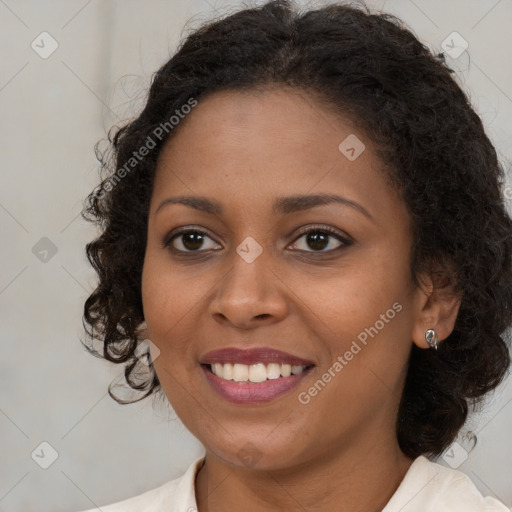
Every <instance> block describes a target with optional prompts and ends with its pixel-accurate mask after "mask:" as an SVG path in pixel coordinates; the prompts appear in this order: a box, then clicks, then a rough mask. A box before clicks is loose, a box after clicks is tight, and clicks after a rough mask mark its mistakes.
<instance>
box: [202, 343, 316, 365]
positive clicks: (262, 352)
mask: <svg viewBox="0 0 512 512" xmlns="http://www.w3.org/2000/svg"><path fill="white" fill-rule="evenodd" d="M199 362H200V364H213V363H239V364H247V365H250V364H256V363H264V364H268V363H281V364H291V365H296V366H299V365H300V366H310V365H313V364H314V363H313V361H308V360H307V359H302V358H301V357H297V356H294V355H292V354H288V353H286V352H282V351H281V350H276V349H273V348H265V347H256V348H248V349H240V348H234V347H226V348H221V349H218V350H212V351H211V352H208V353H206V354H204V355H203V356H202V357H201V358H200V360H199Z"/></svg>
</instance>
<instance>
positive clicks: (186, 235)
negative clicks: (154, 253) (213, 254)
mask: <svg viewBox="0 0 512 512" xmlns="http://www.w3.org/2000/svg"><path fill="white" fill-rule="evenodd" d="M169 245H172V247H173V249H175V250H176V251H181V252H200V249H201V250H209V249H216V248H218V247H220V246H219V244H217V243H216V242H214V241H213V240H212V239H211V238H210V237H209V236H208V235H207V234H206V233H205V232H204V231H200V230H197V229H188V230H183V231H180V232H179V233H176V234H174V235H173V236H172V237H171V238H169V239H168V240H166V241H165V242H164V247H167V246H169Z"/></svg>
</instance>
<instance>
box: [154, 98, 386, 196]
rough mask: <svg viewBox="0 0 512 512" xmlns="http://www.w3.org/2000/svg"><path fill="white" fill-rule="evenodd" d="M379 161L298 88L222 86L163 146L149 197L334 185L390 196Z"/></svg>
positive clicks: (352, 192)
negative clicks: (236, 88) (225, 88)
mask: <svg viewBox="0 0 512 512" xmlns="http://www.w3.org/2000/svg"><path fill="white" fill-rule="evenodd" d="M345 141H348V142H345ZM340 145H341V146H340ZM347 145H348V146H350V147H349V148H348V149H354V151H353V152H352V153H346V150H347ZM354 152H355V153H356V154H355V156H356V158H352V157H353V156H354ZM349 157H350V158H349ZM382 167H383V166H382V163H381V161H380V159H379V158H378V157H377V156H376V153H375V151H374V149H373V145H372V143H371V142H370V141H369V140H368V139H367V138H366V136H365V134H364V133H363V132H361V131H360V130H357V129H356V128H355V127H354V123H353V122H351V121H350V120H349V119H348V118H347V119H345V118H344V117H342V116H341V115H339V114H336V113H334V108H332V109H329V107H328V106H327V105H326V104H325V103H322V102H320V101H318V100H317V98H315V96H314V95H311V94H308V93H306V91H302V90H296V89H291V88H272V89H267V90H254V91H252V90H251V91H243V92H238V91H222V92H217V93H213V94H211V95H209V96H208V97H206V98H205V99H202V100H200V101H199V103H198V105H197V106H196V107H195V108H194V109H193V111H192V112H191V113H190V114H188V116H187V117H186V119H185V120H184V121H183V124H182V125H181V126H179V129H178V130H177V131H176V133H175V134H173V136H172V138H170V139H169V140H168V141H167V143H166V144H165V146H164V148H163V149H162V152H161V154H160V156H159V160H158V165H157V174H156V178H155V187H154V199H156V200H161V199H162V197H164V196H166V195H169V194H173V195H174V194H186V195H193V194H198V195H203V196H205V195H210V196H211V195H214V196H219V197H222V198H225V199H228V200H231V201H236V200H240V201H241V202H242V203H243V202H244V201H246V200H256V199H257V198H259V199H261V200H264V199H265V198H268V197H276V196H278V195H286V194H304V193H306V192H308V193H309V192H319V193H329V192H333V191H336V193H338V192H339V193H342V194H344V195H347V196H349V197H351V198H353V199H354V200H358V199H359V200H361V201H363V200H364V196H367V198H368V200H371V197H372V196H373V197H374V198H375V196H377V195H378V194H379V193H380V194H385V193H389V194H392V191H391V190H388V191H384V190H383V187H386V182H387V178H386V175H385V173H384V172H383V170H382ZM393 199H394V198H393Z"/></svg>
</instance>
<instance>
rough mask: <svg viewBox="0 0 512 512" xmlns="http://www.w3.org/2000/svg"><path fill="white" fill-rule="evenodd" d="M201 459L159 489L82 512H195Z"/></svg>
mask: <svg viewBox="0 0 512 512" xmlns="http://www.w3.org/2000/svg"><path fill="white" fill-rule="evenodd" d="M202 462H203V458H200V459H196V460H195V461H194V462H193V463H192V464H191V465H190V466H189V468H188V469H187V471H186V472H185V473H184V474H183V475H182V476H180V477H179V478H176V479H175V480H171V481H170V482H167V483H165V484H163V485H161V486H160V487H156V488H154V489H151V490H149V491H147V492H145V493H143V494H139V495H138V496H134V497H132V498H128V499H126V500H123V501H119V502H117V503H112V504H111V505H107V506H103V505H102V506H101V507H100V506H97V508H92V509H89V510H86V511H83V512H98V511H100V510H101V511H102V512H164V511H168V510H177V511H178V510H179V511H182V510H183V511H184V512H186V511H189V510H196V508H195V506H196V502H195V489H194V481H195V476H196V472H197V470H198V469H199V468H200V467H201V465H202Z"/></svg>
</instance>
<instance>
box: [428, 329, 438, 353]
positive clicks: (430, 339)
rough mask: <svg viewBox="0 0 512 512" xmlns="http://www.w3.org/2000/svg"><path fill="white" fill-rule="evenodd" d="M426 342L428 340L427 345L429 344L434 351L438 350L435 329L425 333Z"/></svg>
mask: <svg viewBox="0 0 512 512" xmlns="http://www.w3.org/2000/svg"><path fill="white" fill-rule="evenodd" d="M425 340H427V343H428V344H429V346H430V348H433V349H434V350H437V342H438V339H437V334H436V331H434V329H429V330H428V331H426V332H425Z"/></svg>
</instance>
